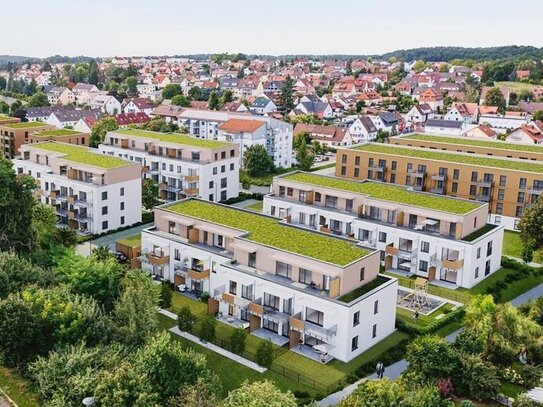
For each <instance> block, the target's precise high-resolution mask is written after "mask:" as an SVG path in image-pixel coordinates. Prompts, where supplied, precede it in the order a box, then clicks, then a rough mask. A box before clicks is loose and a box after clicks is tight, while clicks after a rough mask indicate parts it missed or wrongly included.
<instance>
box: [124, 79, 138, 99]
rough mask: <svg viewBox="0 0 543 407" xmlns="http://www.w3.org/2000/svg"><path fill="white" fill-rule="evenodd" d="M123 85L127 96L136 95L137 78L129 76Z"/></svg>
mask: <svg viewBox="0 0 543 407" xmlns="http://www.w3.org/2000/svg"><path fill="white" fill-rule="evenodd" d="M124 84H125V85H126V90H127V92H128V94H129V95H131V96H137V95H138V78H136V77H135V76H129V77H128V78H126V79H125V80H124Z"/></svg>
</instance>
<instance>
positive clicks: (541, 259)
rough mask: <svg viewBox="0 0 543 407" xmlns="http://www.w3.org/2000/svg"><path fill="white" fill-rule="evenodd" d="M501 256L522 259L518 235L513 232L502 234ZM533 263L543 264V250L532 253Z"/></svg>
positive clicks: (508, 231) (507, 231)
mask: <svg viewBox="0 0 543 407" xmlns="http://www.w3.org/2000/svg"><path fill="white" fill-rule="evenodd" d="M502 254H503V255H505V256H511V257H516V258H517V259H520V258H522V241H521V240H520V233H518V232H513V231H512V230H505V231H504V232H503V247H502ZM533 261H534V262H536V263H543V250H541V249H539V250H535V251H534V259H533Z"/></svg>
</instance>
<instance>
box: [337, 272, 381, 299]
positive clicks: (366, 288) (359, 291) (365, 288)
mask: <svg viewBox="0 0 543 407" xmlns="http://www.w3.org/2000/svg"><path fill="white" fill-rule="evenodd" d="M390 280H391V279H390V278H388V277H386V276H381V275H378V276H377V277H376V278H375V279H374V280H372V281H370V282H369V283H367V284H364V285H361V286H360V287H358V288H355V289H354V290H353V291H350V292H348V293H347V294H344V295H342V296H341V297H339V298H338V301H341V302H346V303H349V302H351V301H354V300H356V299H357V298H359V297H361V296H363V295H364V294H367V293H369V292H370V291H371V290H373V289H375V288H377V287H379V286H380V285H381V284H385V283H387V282H389V281H390Z"/></svg>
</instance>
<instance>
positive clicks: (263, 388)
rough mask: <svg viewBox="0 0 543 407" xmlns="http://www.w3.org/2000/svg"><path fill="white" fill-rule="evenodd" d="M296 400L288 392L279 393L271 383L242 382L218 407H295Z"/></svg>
mask: <svg viewBox="0 0 543 407" xmlns="http://www.w3.org/2000/svg"><path fill="white" fill-rule="evenodd" d="M296 406H297V404H296V398H295V397H294V396H293V395H292V393H291V392H290V391H289V392H287V393H283V392H281V391H280V390H279V389H278V388H277V387H275V385H274V384H273V383H272V382H269V381H267V380H265V381H263V382H253V383H248V382H244V383H243V384H242V385H241V386H240V387H239V388H238V389H236V390H232V391H231V392H230V393H228V396H227V397H226V399H224V401H223V402H222V403H221V404H220V407H296Z"/></svg>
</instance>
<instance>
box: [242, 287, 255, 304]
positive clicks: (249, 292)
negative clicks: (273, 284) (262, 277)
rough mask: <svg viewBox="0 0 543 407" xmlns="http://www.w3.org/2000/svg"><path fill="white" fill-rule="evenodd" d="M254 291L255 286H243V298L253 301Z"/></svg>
mask: <svg viewBox="0 0 543 407" xmlns="http://www.w3.org/2000/svg"><path fill="white" fill-rule="evenodd" d="M253 289H254V285H253V284H251V285H242V286H241V296H242V297H243V298H245V299H246V300H251V301H252V300H253V298H254V297H253Z"/></svg>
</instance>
